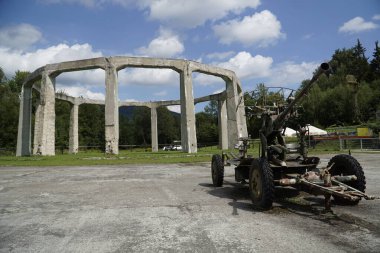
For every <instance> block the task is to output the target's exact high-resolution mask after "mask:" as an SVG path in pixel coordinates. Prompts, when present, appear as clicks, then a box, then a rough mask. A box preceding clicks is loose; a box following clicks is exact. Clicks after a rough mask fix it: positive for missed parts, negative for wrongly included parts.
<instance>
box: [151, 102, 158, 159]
mask: <svg viewBox="0 0 380 253" xmlns="http://www.w3.org/2000/svg"><path fill="white" fill-rule="evenodd" d="M150 125H151V131H152V152H158V131H157V107H156V106H153V105H152V107H151V108H150Z"/></svg>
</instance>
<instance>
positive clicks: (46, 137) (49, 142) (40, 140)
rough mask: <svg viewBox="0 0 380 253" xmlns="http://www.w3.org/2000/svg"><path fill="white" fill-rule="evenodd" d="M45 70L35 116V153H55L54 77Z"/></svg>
mask: <svg viewBox="0 0 380 253" xmlns="http://www.w3.org/2000/svg"><path fill="white" fill-rule="evenodd" d="M49 74H50V73H49V72H47V71H45V72H43V73H42V79H41V91H40V106H41V109H40V111H39V114H38V116H37V117H39V119H38V126H37V125H36V131H37V132H38V134H37V143H36V144H37V153H38V154H40V155H55V77H52V76H50V75H49Z"/></svg>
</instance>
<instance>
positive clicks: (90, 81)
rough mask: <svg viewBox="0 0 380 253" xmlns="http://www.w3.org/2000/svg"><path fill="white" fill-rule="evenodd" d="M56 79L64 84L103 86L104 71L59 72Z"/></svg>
mask: <svg viewBox="0 0 380 253" xmlns="http://www.w3.org/2000/svg"><path fill="white" fill-rule="evenodd" d="M56 81H57V83H59V84H63V85H66V86H104V85H105V72H104V70H102V69H95V70H83V71H75V72H66V73H62V74H60V75H59V76H58V77H57V79H56Z"/></svg>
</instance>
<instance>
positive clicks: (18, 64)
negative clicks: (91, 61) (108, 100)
mask: <svg viewBox="0 0 380 253" xmlns="http://www.w3.org/2000/svg"><path fill="white" fill-rule="evenodd" d="M101 56H102V53H101V52H95V51H93V49H92V47H91V45H89V44H75V45H72V46H69V45H66V44H59V45H57V46H51V47H48V48H45V49H38V50H36V51H34V52H28V53H26V52H22V51H13V50H11V49H10V48H0V66H2V67H3V70H4V72H5V74H6V75H8V76H11V75H13V74H14V72H15V71H16V70H22V71H34V70H35V69H37V68H39V67H42V66H44V65H46V64H49V63H57V62H62V61H72V60H79V59H86V58H94V57H101ZM78 73H81V72H78ZM77 75H78V74H77ZM88 77H91V75H88ZM84 82H85V81H84Z"/></svg>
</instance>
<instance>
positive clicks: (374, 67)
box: [370, 41, 380, 80]
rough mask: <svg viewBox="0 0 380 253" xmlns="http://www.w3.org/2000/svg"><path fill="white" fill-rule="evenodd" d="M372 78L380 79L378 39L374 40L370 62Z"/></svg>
mask: <svg viewBox="0 0 380 253" xmlns="http://www.w3.org/2000/svg"><path fill="white" fill-rule="evenodd" d="M370 67H371V71H372V75H373V79H374V80H375V79H380V47H379V41H376V42H375V51H374V52H373V59H372V60H371V63H370Z"/></svg>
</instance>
